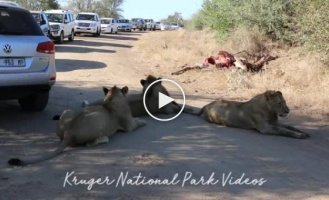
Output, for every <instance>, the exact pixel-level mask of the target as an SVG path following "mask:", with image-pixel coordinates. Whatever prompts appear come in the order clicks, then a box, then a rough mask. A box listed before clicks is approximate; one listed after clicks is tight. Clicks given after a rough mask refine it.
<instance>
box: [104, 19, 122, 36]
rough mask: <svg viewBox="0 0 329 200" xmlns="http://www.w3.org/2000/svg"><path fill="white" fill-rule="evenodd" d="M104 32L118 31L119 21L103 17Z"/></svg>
mask: <svg viewBox="0 0 329 200" xmlns="http://www.w3.org/2000/svg"><path fill="white" fill-rule="evenodd" d="M101 30H102V33H115V34H117V33H118V24H117V21H116V20H115V19H113V18H101Z"/></svg>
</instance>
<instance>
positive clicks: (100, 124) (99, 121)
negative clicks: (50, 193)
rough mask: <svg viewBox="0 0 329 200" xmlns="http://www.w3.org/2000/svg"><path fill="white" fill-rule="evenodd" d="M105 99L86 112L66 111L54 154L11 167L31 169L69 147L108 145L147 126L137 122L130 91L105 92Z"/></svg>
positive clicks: (13, 160) (22, 161)
mask: <svg viewBox="0 0 329 200" xmlns="http://www.w3.org/2000/svg"><path fill="white" fill-rule="evenodd" d="M103 90H104V93H105V98H104V100H103V104H102V105H95V106H89V107H86V108H84V109H83V110H82V112H80V113H77V114H75V113H74V112H73V111H70V110H67V111H64V113H63V115H62V116H61V118H60V120H59V126H58V127H59V128H58V132H57V135H58V136H59V137H60V138H61V140H62V142H61V145H60V146H59V147H58V148H57V149H56V150H55V151H54V152H52V153H50V154H48V155H45V156H41V157H39V158H37V159H34V160H20V159H17V158H14V159H10V160H9V161H8V163H9V164H10V165H27V164H33V163H37V162H40V161H43V160H47V159H50V158H53V157H55V156H57V155H59V154H60V153H62V152H63V151H64V149H65V148H66V147H68V146H76V145H86V144H87V145H88V144H89V145H95V144H98V143H100V142H108V137H109V136H111V135H113V134H114V133H115V132H117V131H119V130H122V131H126V132H130V131H133V130H135V129H137V128H138V127H141V126H144V125H145V122H144V121H143V120H140V119H138V118H133V117H132V115H131V112H130V108H129V105H128V103H127V99H126V97H125V96H126V94H127V92H128V87H124V88H122V89H120V88H118V87H116V86H114V87H112V88H111V89H110V90H108V89H107V88H103Z"/></svg>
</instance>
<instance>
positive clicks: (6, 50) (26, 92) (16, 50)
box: [0, 1, 56, 111]
mask: <svg viewBox="0 0 329 200" xmlns="http://www.w3.org/2000/svg"><path fill="white" fill-rule="evenodd" d="M54 55H55V46H54V43H53V42H52V41H51V40H50V39H48V38H47V37H46V36H45V35H44V34H43V32H42V31H41V29H40V27H39V25H38V24H37V22H36V21H35V20H34V18H33V17H32V15H31V13H30V12H29V11H28V10H25V9H23V8H20V7H19V6H15V5H14V4H8V3H4V2H1V1H0V99H1V100H4V99H18V102H19V104H20V106H21V107H22V109H23V110H29V111H41V110H43V109H44V108H45V107H46V105H47V103H48V97H49V91H50V89H51V87H52V86H53V85H54V83H55V81H56V69H55V56H54Z"/></svg>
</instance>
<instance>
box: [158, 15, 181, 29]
mask: <svg viewBox="0 0 329 200" xmlns="http://www.w3.org/2000/svg"><path fill="white" fill-rule="evenodd" d="M161 22H163V23H167V24H171V23H177V24H178V25H180V26H182V25H184V19H183V17H182V14H181V13H179V12H175V13H174V14H172V15H169V16H168V17H167V19H163V20H161Z"/></svg>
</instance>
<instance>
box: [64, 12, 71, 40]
mask: <svg viewBox="0 0 329 200" xmlns="http://www.w3.org/2000/svg"><path fill="white" fill-rule="evenodd" d="M69 24H70V20H69V15H68V14H67V13H65V14H64V36H65V37H66V36H68V35H69V34H70V33H71V29H70V26H69Z"/></svg>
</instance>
